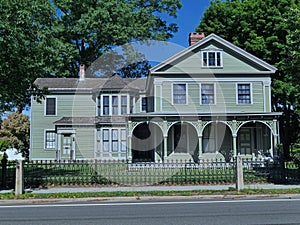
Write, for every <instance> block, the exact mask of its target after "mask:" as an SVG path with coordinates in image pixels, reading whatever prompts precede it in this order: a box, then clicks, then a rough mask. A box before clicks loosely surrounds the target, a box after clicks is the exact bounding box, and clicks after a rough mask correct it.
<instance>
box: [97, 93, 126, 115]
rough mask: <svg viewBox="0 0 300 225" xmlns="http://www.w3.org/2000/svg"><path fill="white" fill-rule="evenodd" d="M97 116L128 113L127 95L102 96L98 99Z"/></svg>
mask: <svg viewBox="0 0 300 225" xmlns="http://www.w3.org/2000/svg"><path fill="white" fill-rule="evenodd" d="M98 101H100V102H98V107H99V110H98V112H101V113H99V114H98V115H99V116H109V115H113V116H115V115H124V114H127V113H128V110H129V107H128V104H129V102H128V96H127V95H119V94H115V95H102V96H99V97H98Z"/></svg>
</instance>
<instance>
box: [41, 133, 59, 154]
mask: <svg viewBox="0 0 300 225" xmlns="http://www.w3.org/2000/svg"><path fill="white" fill-rule="evenodd" d="M49 131H50V132H54V133H55V130H54V129H45V130H44V150H49V151H53V150H56V149H57V133H55V147H54V148H46V142H47V137H46V134H47V132H49Z"/></svg>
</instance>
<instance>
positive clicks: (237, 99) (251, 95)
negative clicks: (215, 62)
mask: <svg viewBox="0 0 300 225" xmlns="http://www.w3.org/2000/svg"><path fill="white" fill-rule="evenodd" d="M239 84H249V85H250V103H239V95H238V85H239ZM235 98H236V99H235V101H236V104H237V105H253V90H252V83H249V82H238V83H236V84H235Z"/></svg>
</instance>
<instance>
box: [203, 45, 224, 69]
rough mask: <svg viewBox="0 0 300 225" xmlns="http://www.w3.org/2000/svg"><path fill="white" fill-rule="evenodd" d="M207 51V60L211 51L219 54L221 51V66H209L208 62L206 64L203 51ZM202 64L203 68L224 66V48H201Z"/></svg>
mask: <svg viewBox="0 0 300 225" xmlns="http://www.w3.org/2000/svg"><path fill="white" fill-rule="evenodd" d="M204 52H206V53H207V60H208V55H209V53H211V52H213V53H215V54H217V53H218V52H219V53H220V66H209V65H208V64H206V65H205V64H204V63H203V61H204V60H203V53H204ZM201 66H202V67H203V68H223V50H222V49H202V50H201Z"/></svg>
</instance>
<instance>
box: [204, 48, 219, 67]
mask: <svg viewBox="0 0 300 225" xmlns="http://www.w3.org/2000/svg"><path fill="white" fill-rule="evenodd" d="M202 66H203V67H210V68H211V67H212V68H213V67H222V66H223V65H222V51H220V50H204V51H202Z"/></svg>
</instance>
